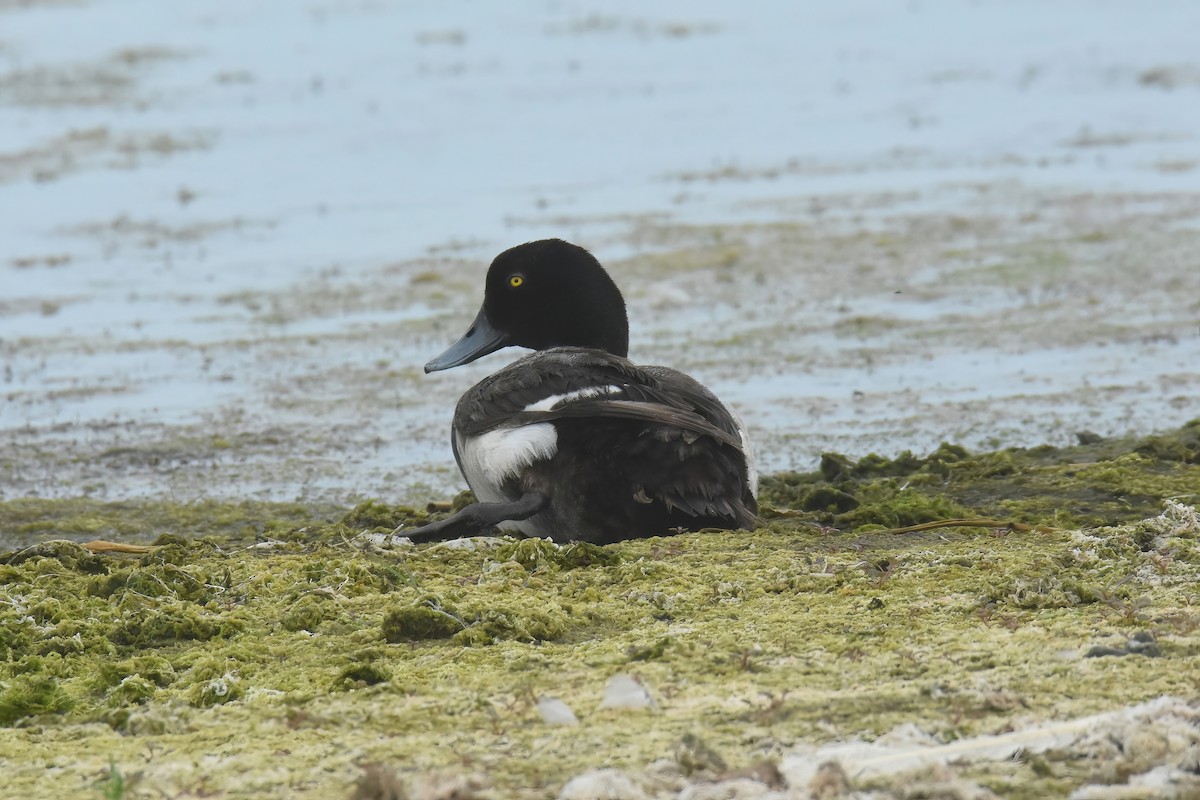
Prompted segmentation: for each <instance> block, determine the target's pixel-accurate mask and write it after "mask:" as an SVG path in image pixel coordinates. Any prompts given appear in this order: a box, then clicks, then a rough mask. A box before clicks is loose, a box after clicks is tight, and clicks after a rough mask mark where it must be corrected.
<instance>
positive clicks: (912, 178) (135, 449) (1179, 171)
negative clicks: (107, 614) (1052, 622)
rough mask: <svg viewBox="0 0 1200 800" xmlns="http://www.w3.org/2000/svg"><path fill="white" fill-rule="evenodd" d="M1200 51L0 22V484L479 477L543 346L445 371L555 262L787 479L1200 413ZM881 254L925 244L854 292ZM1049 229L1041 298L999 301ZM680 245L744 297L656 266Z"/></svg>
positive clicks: (952, 5) (992, 37)
mask: <svg viewBox="0 0 1200 800" xmlns="http://www.w3.org/2000/svg"><path fill="white" fill-rule="evenodd" d="M1197 30H1200V5H1197V4H1194V3H1170V4H1157V5H1154V6H1152V7H1148V6H1144V5H1137V4H1129V3H1122V2H1102V1H1098V0H1076V1H1074V2H1072V1H1070V0H1063V2H1056V3H1044V2H1036V1H1035V0H1026V1H1025V2H998V1H996V2H983V1H981V2H970V3H964V2H949V1H946V2H935V1H925V0H920V1H914V2H902V3H901V2H897V3H892V2H868V1H866V0H858V1H856V2H844V3H836V4H831V3H816V2H803V3H789V2H764V3H757V4H753V5H746V4H737V3H728V2H689V3H682V2H662V3H655V4H650V5H647V4H645V3H637V4H635V3H631V2H605V3H599V2H586V1H583V2H528V3H515V4H514V3H505V4H500V3H495V4H480V3H468V2H460V1H450V2H447V1H446V0H440V1H439V2H403V3H401V2H395V3H388V2H369V1H367V0H359V1H357V2H351V1H350V0H345V1H337V0H334V1H331V2H295V1H294V0H263V1H261V2H169V3H164V2H159V1H156V0H141V1H138V0H107V1H101V0H95V1H94V2H89V1H88V0H80V1H79V2H38V1H37V0H33V1H32V2H12V0H0V287H2V288H0V360H2V361H3V381H4V382H3V384H2V386H0V391H3V393H4V394H3V404H2V405H0V447H3V452H4V455H3V457H2V458H0V462H2V463H0V497H15V496H21V495H26V494H33V495H42V496H75V495H80V494H90V495H94V496H98V497H105V498H123V497H137V496H145V495H162V494H169V495H171V496H176V497H179V498H182V499H191V498H193V497H202V496H222V497H241V496H255V497H268V498H273V499H290V498H292V497H301V498H321V499H333V500H337V501H339V502H342V501H348V500H351V499H354V498H356V497H359V496H364V495H382V496H385V497H388V498H389V499H393V500H412V501H414V502H415V501H418V500H423V499H426V498H427V497H428V496H433V495H436V494H438V493H444V492H447V491H453V490H454V489H455V488H457V487H458V486H460V485H461V480H460V479H459V478H458V477H457V475H456V473H455V471H454V470H453V461H452V458H451V456H450V452H449V447H448V442H447V437H446V430H447V428H448V425H449V417H450V413H451V409H452V407H453V402H454V400H455V399H456V397H457V396H458V394H460V393H461V392H462V391H463V390H464V389H465V388H466V386H467V385H469V383H470V382H471V381H472V380H474V379H477V378H478V377H480V376H481V375H482V374H484V373H486V372H488V371H491V370H494V369H495V368H496V366H497V363H499V362H500V361H502V360H503V359H504V358H507V357H508V356H493V357H492V359H491V360H486V361H485V362H484V363H482V364H480V365H477V366H473V367H471V368H468V369H465V370H463V371H461V372H460V371H454V372H451V373H447V374H445V375H438V376H434V377H429V378H426V377H425V376H423V375H421V374H420V372H419V369H420V365H421V364H423V363H424V361H425V360H426V359H427V358H428V357H429V356H430V355H432V354H434V353H436V352H438V351H439V350H440V349H441V348H442V347H443V346H444V345H445V344H446V343H448V342H449V341H451V340H453V339H454V338H455V337H456V336H457V335H458V333H460V332H461V329H462V328H464V327H465V325H466V323H467V322H468V321H469V319H470V317H471V315H472V314H473V313H474V309H475V308H476V307H477V305H478V302H479V291H480V278H481V276H482V272H483V270H484V268H485V267H486V265H487V263H488V261H490V259H491V257H492V256H493V255H494V254H495V253H497V252H499V251H500V250H502V249H505V248H507V247H509V246H511V245H513V244H515V243H518V242H521V241H527V240H530V239H535V238H541V237H544V236H560V237H563V238H567V239H571V240H573V241H577V242H579V243H581V244H584V245H585V246H588V247H590V248H592V249H593V250H594V251H595V252H596V253H597V255H598V256H599V257H600V258H601V259H602V260H603V261H604V262H605V263H609V264H612V263H616V264H617V265H618V266H617V267H616V268H615V269H614V271H615V272H616V273H617V274H618V278H619V280H620V282H621V283H622V286H623V287H624V288H625V289H626V292H627V294H628V295H629V299H630V310H631V317H632V322H633V327H634V331H633V337H632V338H633V342H634V348H633V349H634V352H633V355H634V357H635V358H638V359H639V360H644V361H664V362H668V363H671V364H673V365H676V366H681V367H684V368H687V369H689V370H691V371H694V372H695V373H696V374H697V375H698V377H701V378H702V379H704V380H706V381H707V382H709V383H710V384H711V385H712V386H713V387H714V388H715V389H716V390H717V391H718V393H719V394H721V395H722V396H724V397H727V398H729V399H730V400H732V401H733V402H735V403H736V404H737V405H738V407H739V409H740V410H741V411H742V413H743V414H744V416H745V417H746V418H747V421H748V422H749V423H750V424H751V425H752V426H754V428H755V429H756V431H757V432H758V436H759V440H760V442H761V443H762V444H761V449H762V451H763V452H762V454H761V460H762V462H763V465H764V467H765V468H766V469H768V470H777V469H784V468H802V469H807V468H811V466H812V464H813V461H814V459H815V457H816V454H817V453H818V452H819V451H820V450H821V449H824V448H826V447H836V448H840V449H847V450H850V451H852V452H855V453H856V454H863V453H865V452H867V451H869V450H879V451H881V452H892V451H895V450H898V449H901V448H905V447H912V448H916V449H924V448H929V447H932V446H935V445H936V443H937V442H938V441H941V440H942V439H947V438H948V439H959V440H962V441H964V442H965V443H967V444H969V445H971V446H999V445H1029V444H1035V443H1038V442H1041V441H1048V440H1049V441H1055V442H1059V443H1061V442H1063V441H1069V440H1070V438H1071V436H1072V434H1073V432H1074V431H1076V430H1080V429H1083V428H1088V427H1090V428H1094V429H1096V430H1099V431H1100V432H1101V433H1105V434H1110V433H1121V432H1125V431H1128V430H1142V431H1147V430H1152V429H1154V428H1156V427H1163V426H1168V425H1176V424H1179V423H1180V422H1182V421H1184V420H1186V419H1188V418H1190V417H1193V416H1196V415H1197V414H1200V411H1198V410H1197V408H1196V405H1195V404H1194V403H1193V402H1192V398H1193V397H1194V396H1195V389H1196V388H1197V386H1196V382H1197V379H1196V378H1195V365H1196V364H1197V363H1200V331H1198V330H1197V326H1196V317H1197V299H1196V297H1197V295H1196V294H1195V293H1193V290H1195V288H1196V278H1195V275H1196V274H1197V272H1200V269H1198V267H1200V265H1197V263H1196V261H1197V258H1196V257H1195V256H1194V255H1193V254H1194V253H1195V252H1197V251H1196V250H1195V249H1194V245H1195V231H1196V221H1197V206H1198V205H1200V204H1198V203H1197V200H1198V199H1200V181H1198V179H1197V175H1198V174H1200V173H1198V167H1200V145H1198V141H1197V131H1200V59H1198V58H1197V55H1196V53H1197V50H1196V37H1195V32H1196V31H1197ZM936 220H941V221H943V222H944V221H946V220H949V222H948V223H947V224H946V225H940V226H939V225H934V224H933V222H932V221H936ZM955 220H958V222H955ZM922 225H925V226H927V227H925V228H922V227H921V226H922ZM955 225H958V226H959V227H958V228H957V229H956V228H955V227H954V226H955ZM789 226H794V231H793V232H791V233H789V232H788V231H791V230H792V229H791V228H790V227H789ZM780 231H783V232H784V233H780ZM748 232H749V233H748ZM834 235H836V236H837V237H842V238H841V239H838V240H837V241H834V240H832V239H829V238H822V237H829V236H834ZM772 237H774V238H772ZM781 237H782V238H781ZM788 237H791V238H788ZM797 237H799V239H801V240H804V242H807V243H808V244H812V243H820V244H821V246H820V247H819V248H817V249H816V250H811V251H805V250H804V249H803V247H801V248H800V249H799V250H794V249H789V246H785V245H783V244H780V242H781V241H784V240H787V241H789V242H792V243H793V244H794V243H795V240H796V238H797ZM856 237H857V238H856ZM863 237H867V238H871V237H874V238H873V239H872V241H873V242H874V243H875V244H876V245H878V246H879V247H883V245H881V244H879V243H880V242H885V241H891V242H892V245H891V249H892V250H896V251H899V252H898V253H893V254H891V255H886V256H880V257H878V261H879V263H878V264H874V265H873V267H872V270H871V271H869V272H862V271H861V270H859V271H857V272H856V271H855V270H856V269H858V268H860V267H861V266H862V258H861V257H860V256H861V253H860V252H859V251H858V250H857V249H855V248H856V247H857V246H858V243H861V241H860V240H861V239H862V238H863ZM964 240H966V244H964ZM1048 240H1053V241H1054V242H1055V244H1054V246H1053V247H1051V246H1049V245H1046V242H1047V241H1048ZM731 241H733V242H734V244H733V245H732V251H730V250H729V248H730V247H731V245H730V242H731ZM838 241H840V242H842V244H843V245H844V247H843V248H842V249H839V246H838V244H837V242H838ZM1030 242H1032V243H1034V244H1035V245H1036V247H1032V249H1034V250H1036V251H1037V253H1036V254H1035V255H1036V257H1031V258H1030V263H1031V264H1034V265H1035V266H1036V265H1038V264H1040V265H1041V267H1040V268H1038V269H1040V270H1041V271H1040V272H1039V271H1038V269H1034V270H1033V271H1026V272H1018V273H1017V274H1016V277H1014V273H1013V272H1012V271H1009V272H1006V273H1004V275H1003V276H1002V277H1001V278H997V277H996V275H997V274H999V273H998V272H997V270H996V267H997V264H996V262H995V259H992V258H990V255H989V254H991V255H994V254H996V253H1003V254H1004V260H1005V263H1008V264H1011V263H1012V262H1013V260H1014V258H1015V256H1014V253H1017V252H1019V251H1020V250H1021V247H1022V246H1024V245H1026V244H1028V243H1030ZM927 243H931V244H936V245H937V247H931V248H930V249H929V250H925V249H923V248H922V245H923V244H927ZM760 246H761V249H756V248H760ZM681 247H685V248H688V249H689V251H700V252H702V253H703V252H712V253H716V254H717V255H715V256H713V257H712V258H713V259H715V261H716V262H721V260H722V259H725V260H726V263H725V266H726V267H730V268H731V269H732V271H731V272H730V273H729V276H730V280H729V282H728V283H727V284H714V283H713V282H712V280H711V278H712V275H713V274H722V275H725V274H726V273H723V272H721V270H720V267H721V263H717V264H716V266H714V265H713V264H710V263H708V262H706V261H704V260H703V258H701V262H700V263H699V268H698V269H697V270H696V271H694V272H689V271H687V270H679V271H671V270H668V269H666V268H664V269H663V270H659V271H656V270H655V269H654V265H653V262H644V261H639V259H644V258H645V257H646V255H647V254H653V253H670V252H672V251H675V250H678V249H679V248H681ZM1097 248H1099V251H1098V250H1097ZM885 249H886V248H885ZM1027 249H1029V248H1027ZM964 250H966V251H970V252H969V254H968V255H967V256H964V255H963V252H964ZM1101 251H1102V252H1101ZM804 252H808V255H807V256H805V255H803V253H804ZM1097 252H1100V255H1097ZM722 253H725V254H726V255H721V254H722ZM872 258H875V256H872ZM1018 260H1019V259H1018ZM1079 265H1085V266H1086V267H1087V268H1086V269H1084V268H1083V267H1080V266H1079ZM714 270H716V272H714ZM988 270H991V272H988ZM964 276H967V277H965V278H964ZM970 276H977V277H970ZM1030 292H1032V293H1033V296H1032V297H1031V295H1030ZM1039 293H1040V294H1039ZM1047 297H1049V298H1050V299H1051V300H1052V301H1053V302H1045V300H1046V299H1047ZM1075 301H1078V302H1075ZM1117 318H1119V319H1120V320H1121V324H1120V325H1119V326H1116V327H1114V326H1113V323H1112V320H1114V319H1117ZM799 320H804V321H806V322H807V323H808V324H807V326H803V325H801V324H800V322H798V321H799ZM856 320H857V321H859V322H855V321H856ZM1005 320H1013V321H1014V327H1016V328H1019V329H1020V330H1019V335H1020V337H1021V338H1019V339H1014V338H1011V337H1013V336H1017V335H1018V334H1017V333H1014V332H1013V331H1012V330H1009V329H1008V326H1007V325H1006V324H1005ZM1091 321H1094V322H1095V326H1094V327H1092V326H1090V322H1091ZM855 324H857V325H859V327H860V328H861V329H862V330H860V331H859V332H858V333H857V334H855V335H853V336H850V335H847V333H846V329H845V327H844V326H846V325H855ZM839 326H842V327H839ZM1117 328H1119V330H1118V329H1117ZM826 330H828V331H830V333H829V335H825V334H824V333H823V331H826ZM1068 333H1069V335H1068ZM1006 337H1007V338H1006ZM875 343H878V345H877V346H878V348H879V349H878V351H877V352H875V351H872V352H868V350H869V349H870V348H872V347H875V346H876V344H875ZM811 354H818V356H821V357H818V356H812V355H811Z"/></svg>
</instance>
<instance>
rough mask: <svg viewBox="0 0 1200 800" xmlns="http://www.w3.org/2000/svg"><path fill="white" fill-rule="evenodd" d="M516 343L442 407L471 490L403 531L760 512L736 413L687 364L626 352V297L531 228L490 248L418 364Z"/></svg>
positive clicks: (538, 529) (600, 524)
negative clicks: (451, 326)
mask: <svg viewBox="0 0 1200 800" xmlns="http://www.w3.org/2000/svg"><path fill="white" fill-rule="evenodd" d="M513 346H516V347H524V348H529V349H531V350H533V353H531V354H529V355H526V356H524V357H522V358H519V359H518V360H517V361H514V362H513V363H511V364H509V365H508V366H506V367H504V368H502V369H500V370H499V371H498V372H495V373H493V374H492V375H489V376H488V377H486V378H484V379H483V380H482V381H480V382H479V383H477V384H476V385H475V386H473V387H472V388H470V389H469V390H467V392H466V393H465V394H464V395H463V396H462V398H461V399H460V400H459V401H458V404H457V406H456V407H455V410H454V417H453V423H452V425H451V437H450V438H451V447H452V449H453V452H454V459H455V461H456V462H457V464H458V467H459V470H460V472H462V475H463V477H464V478H465V479H466V482H467V484H468V485H469V486H470V488H471V491H472V492H473V494H474V496H475V501H476V502H474V503H473V504H471V505H469V506H467V507H465V508H463V509H461V510H459V511H457V512H456V513H454V514H452V515H450V516H449V517H446V518H444V519H441V520H438V521H435V522H432V523H429V524H426V525H424V526H422V527H419V528H416V529H414V530H412V531H410V532H408V533H407V534H405V535H407V536H408V537H409V538H410V540H412V541H413V542H432V541H445V540H449V539H459V538H465V537H469V536H474V535H478V534H480V533H482V532H485V531H488V530H490V529H492V528H495V527H498V526H499V527H501V528H502V529H515V530H516V531H518V532H519V533H521V534H523V535H525V536H528V537H539V538H545V539H550V540H551V541H553V542H555V543H566V542H590V543H592V544H597V545H602V544H610V543H613V542H617V541H622V540H626V539H634V538H644V537H650V536H666V535H671V534H674V533H680V532H684V531H697V530H701V529H709V528H715V529H720V530H737V529H753V528H755V527H757V526H758V525H759V518H758V475H757V470H756V468H755V462H754V455H753V449H752V447H751V444H750V442H749V440H748V438H747V435H746V431H745V426H744V425H743V424H742V422H741V420H740V419H739V418H738V416H737V415H736V414H735V413H733V412H732V411H731V410H730V409H729V408H728V407H727V406H726V405H724V404H723V403H722V402H721V401H720V400H719V399H718V398H717V396H716V395H715V394H713V393H712V392H711V391H710V390H709V389H708V388H707V387H705V386H704V385H702V384H701V383H700V382H698V381H697V380H695V379H694V378H692V377H690V376H688V375H686V374H684V373H682V372H679V371H677V370H674V369H671V368H669V367H661V366H639V365H637V364H635V363H633V362H632V361H630V360H629V358H628V355H629V320H628V316H627V313H626V308H625V300H624V297H623V296H622V294H621V292H620V290H619V289H618V288H617V285H616V284H615V283H614V282H613V280H612V278H611V277H610V276H609V274H608V273H607V272H606V271H605V270H604V268H603V267H602V266H601V265H600V262H599V261H598V260H597V259H596V258H595V256H593V255H592V254H591V253H590V252H588V251H587V250H586V249H584V248H583V247H580V246H578V245H575V244H571V243H570V242H566V241H563V240H562V239H543V240H540V241H535V242H527V243H525V244H520V245H517V246H516V247H513V248H510V249H508V250H505V251H504V252H502V253H501V254H500V255H498V256H496V258H495V259H494V260H493V261H492V263H491V266H490V267H489V268H488V271H487V277H486V279H485V282H484V292H483V304H482V306H481V307H480V309H479V312H478V314H476V316H475V319H474V321H473V322H472V323H471V325H470V327H469V328H468V329H467V332H466V333H465V334H463V336H462V337H461V338H460V339H458V341H456V342H455V343H454V344H452V345H450V347H449V348H447V349H446V350H445V351H444V352H443V353H441V354H440V355H438V356H436V357H435V358H433V359H432V360H430V361H429V362H428V363H427V364H426V365H425V372H426V373H427V374H428V373H431V372H438V371H441V370H447V369H451V368H453V367H458V366H462V365H464V364H468V363H470V362H472V361H475V360H476V359H478V358H482V357H483V356H486V355H489V354H491V353H494V352H496V351H498V350H501V349H502V348H506V347H513Z"/></svg>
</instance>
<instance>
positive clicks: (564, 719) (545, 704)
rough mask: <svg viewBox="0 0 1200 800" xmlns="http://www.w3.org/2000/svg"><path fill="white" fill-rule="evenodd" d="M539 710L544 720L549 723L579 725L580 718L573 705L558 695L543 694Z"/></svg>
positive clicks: (539, 701)
mask: <svg viewBox="0 0 1200 800" xmlns="http://www.w3.org/2000/svg"><path fill="white" fill-rule="evenodd" d="M537 707H538V712H539V713H540V714H541V715H542V722H545V723H546V724H547V725H578V724H579V718H578V717H576V716H575V712H574V711H572V710H571V707H570V706H569V705H567V704H566V703H564V702H563V701H562V700H559V699H558V698H557V697H549V696H543V697H539V698H538V703H537Z"/></svg>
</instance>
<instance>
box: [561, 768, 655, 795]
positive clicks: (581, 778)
mask: <svg viewBox="0 0 1200 800" xmlns="http://www.w3.org/2000/svg"><path fill="white" fill-rule="evenodd" d="M645 798H646V793H645V792H644V791H642V788H641V787H640V786H638V785H637V784H636V783H634V781H633V779H632V778H630V777H629V776H628V775H626V774H625V773H624V772H622V771H621V770H619V769H596V770H592V771H591V772H585V773H583V774H582V775H576V776H575V777H574V778H571V780H569V781H567V785H566V786H564V787H563V788H562V791H561V792H559V793H558V800H645Z"/></svg>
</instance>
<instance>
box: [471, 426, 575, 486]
mask: <svg viewBox="0 0 1200 800" xmlns="http://www.w3.org/2000/svg"><path fill="white" fill-rule="evenodd" d="M557 451H558V431H556V430H555V429H554V426H553V425H552V424H551V423H549V422H538V423H536V424H534V425H522V426H520V427H518V428H497V429H496V430H494V431H488V432H487V433H483V434H480V435H479V436H472V437H469V438H468V437H461V438H460V439H459V442H458V452H459V453H460V454H461V455H462V468H463V475H464V477H466V479H467V483H468V484H470V486H471V490H472V491H474V492H475V496H476V498H478V499H479V500H481V501H482V502H485V503H499V502H502V501H505V500H509V499H511V498H509V497H507V496H506V495H505V494H504V491H503V489H502V488H501V487H503V485H504V482H505V481H507V480H508V479H509V478H511V477H513V476H515V475H518V474H520V472H521V470H523V469H525V467H527V466H529V465H530V464H532V463H533V462H535V461H539V460H544V459H547V458H552V457H553V456H554V454H555V453H556V452H557Z"/></svg>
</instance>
